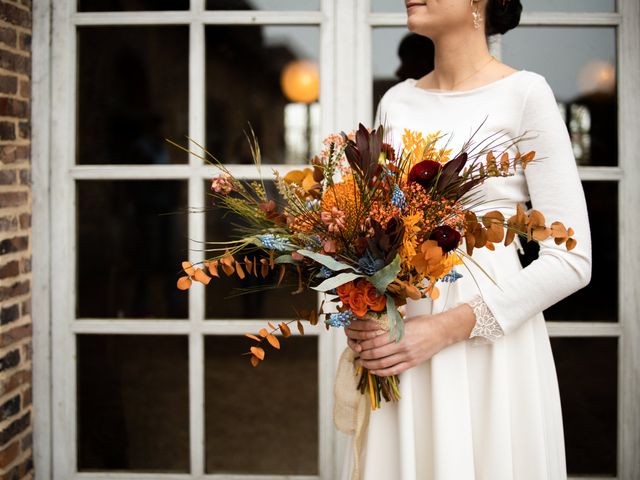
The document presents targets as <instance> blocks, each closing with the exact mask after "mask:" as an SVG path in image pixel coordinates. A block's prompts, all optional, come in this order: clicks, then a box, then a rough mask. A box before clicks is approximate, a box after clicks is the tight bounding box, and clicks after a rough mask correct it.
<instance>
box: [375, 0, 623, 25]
mask: <svg viewBox="0 0 640 480" xmlns="http://www.w3.org/2000/svg"><path fill="white" fill-rule="evenodd" d="M625 1H626V0H625ZM621 19H622V16H621V14H620V13H591V12H523V14H522V17H521V18H520V25H525V26H532V25H538V26H549V25H553V26H581V25H583V26H588V27H590V26H616V25H619V24H620V22H621ZM366 21H367V23H368V24H369V25H371V26H376V27H393V26H404V25H406V23H407V15H406V14H405V13H369V14H368V15H367V17H366Z"/></svg>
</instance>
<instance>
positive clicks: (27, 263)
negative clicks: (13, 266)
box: [20, 257, 31, 273]
mask: <svg viewBox="0 0 640 480" xmlns="http://www.w3.org/2000/svg"><path fill="white" fill-rule="evenodd" d="M20 273H31V257H27V258H23V259H22V260H20Z"/></svg>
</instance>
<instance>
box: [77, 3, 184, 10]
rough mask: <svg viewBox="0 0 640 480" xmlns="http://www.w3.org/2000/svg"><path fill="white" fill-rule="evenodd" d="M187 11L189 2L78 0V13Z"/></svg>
mask: <svg viewBox="0 0 640 480" xmlns="http://www.w3.org/2000/svg"><path fill="white" fill-rule="evenodd" d="M142 10H189V0H78V11H79V12H122V11H129V12H130V11H142Z"/></svg>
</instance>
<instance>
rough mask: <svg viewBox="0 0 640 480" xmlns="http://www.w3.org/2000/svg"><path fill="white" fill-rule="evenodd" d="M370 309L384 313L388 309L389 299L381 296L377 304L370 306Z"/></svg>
mask: <svg viewBox="0 0 640 480" xmlns="http://www.w3.org/2000/svg"><path fill="white" fill-rule="evenodd" d="M369 308H370V309H371V310H373V311H374V312H382V311H384V309H385V308H387V297H385V296H384V295H380V296H379V297H378V298H377V300H376V303H373V304H370V305H369Z"/></svg>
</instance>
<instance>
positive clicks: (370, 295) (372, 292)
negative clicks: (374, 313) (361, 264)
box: [364, 282, 379, 305]
mask: <svg viewBox="0 0 640 480" xmlns="http://www.w3.org/2000/svg"><path fill="white" fill-rule="evenodd" d="M378 297H379V295H378V291H377V290H376V287H374V286H373V284H371V283H369V282H367V284H366V286H365V289H364V298H366V300H367V304H368V305H373V304H374V303H376V302H377V300H378Z"/></svg>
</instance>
